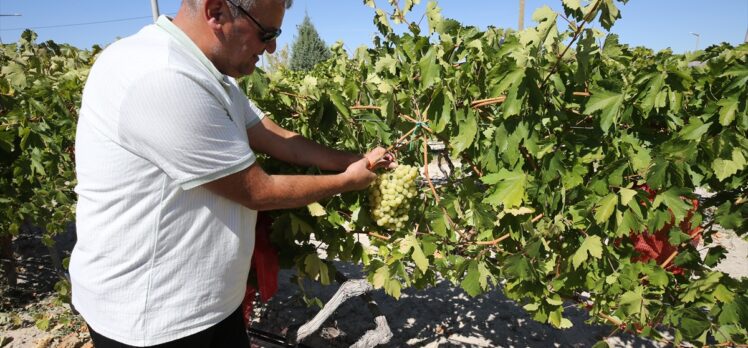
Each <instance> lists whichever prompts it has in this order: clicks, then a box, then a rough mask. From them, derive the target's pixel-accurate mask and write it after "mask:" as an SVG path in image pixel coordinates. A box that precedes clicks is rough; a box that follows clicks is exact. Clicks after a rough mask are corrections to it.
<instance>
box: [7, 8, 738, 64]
mask: <svg viewBox="0 0 748 348" xmlns="http://www.w3.org/2000/svg"><path fill="white" fill-rule="evenodd" d="M427 1H428V0H421V4H420V5H417V6H416V9H415V10H414V13H413V14H411V15H410V16H409V19H410V20H412V21H418V20H419V19H420V18H421V17H422V14H423V12H424V11H425V8H426V2H427ZM401 2H404V1H401ZM180 3H181V0H160V1H158V4H159V10H160V12H161V13H162V14H168V15H174V14H175V13H176V12H177V10H178V8H179V5H180ZM376 3H377V5H378V6H380V7H382V8H384V9H389V8H390V7H388V6H389V5H388V3H387V1H386V0H376ZM438 3H439V7H441V8H442V15H443V16H444V17H449V18H453V19H456V20H458V21H459V22H461V23H463V24H465V25H473V26H477V27H479V28H481V29H485V28H486V27H487V26H489V25H492V26H495V27H500V28H515V29H516V27H517V22H518V16H519V1H517V0H492V1H491V0H441V1H439V2H438ZM617 4H619V8H620V9H621V13H622V16H623V18H622V19H620V20H619V21H618V22H617V23H616V25H615V26H614V27H613V29H612V31H611V32H613V33H616V34H618V35H619V36H620V41H621V42H622V43H627V44H630V45H633V46H646V47H649V48H652V49H655V50H661V49H665V48H668V47H669V48H671V49H672V50H673V51H674V52H676V53H684V52H687V51H693V50H695V49H696V48H697V45H698V48H705V47H708V46H709V45H712V44H717V43H720V42H728V43H731V44H733V45H738V44H740V43H742V42H743V41H744V40H745V38H746V32H747V30H748V0H711V1H706V0H701V1H697V0H630V1H629V2H628V3H627V4H626V5H622V4H620V3H617ZM543 5H548V6H550V7H551V8H552V9H554V10H555V11H557V12H562V8H561V0H526V5H525V27H527V26H531V25H533V22H532V20H531V17H532V13H533V12H534V10H535V9H537V8H540V7H542V6H543ZM0 14H1V15H8V14H21V16H0V40H2V42H3V43H9V42H15V41H17V40H18V38H19V37H20V35H21V32H22V31H23V29H22V28H32V29H33V30H34V31H36V32H37V34H38V35H39V39H38V40H39V41H46V40H54V41H55V42H58V43H68V44H71V45H73V46H76V47H78V48H90V47H91V46H92V45H94V44H99V45H101V46H105V45H107V44H109V43H111V42H113V41H115V40H116V39H117V38H121V37H126V36H129V35H132V34H134V33H135V32H137V31H138V30H139V29H140V28H141V27H143V26H145V25H147V24H149V23H151V22H152V21H153V19H152V13H151V0H126V1H125V0H121V1H94V0H67V1H60V0H0ZM305 14H308V15H309V17H310V18H311V20H312V23H313V24H314V25H315V27H316V29H317V31H318V32H319V34H320V36H321V37H322V39H323V40H324V41H325V42H326V43H327V44H332V43H334V42H336V41H338V40H342V41H343V42H344V43H345V47H346V49H348V50H349V52H352V51H353V50H355V49H356V48H357V47H359V46H361V45H367V46H370V45H371V41H372V38H373V36H374V34H375V33H376V31H377V30H376V27H375V26H374V24H373V16H374V11H373V10H372V9H371V8H370V7H367V6H365V5H364V4H363V1H362V0H295V1H294V5H293V7H291V9H289V10H287V12H286V16H285V19H284V22H283V26H282V29H283V35H281V37H280V38H278V47H283V46H284V45H291V44H292V43H293V40H294V39H295V36H296V31H297V26H298V25H299V24H300V23H301V21H302V20H303V18H304V15H305ZM559 21H563V20H561V19H559ZM425 22H426V20H425V19H424V20H423V23H425ZM597 28H599V25H597Z"/></svg>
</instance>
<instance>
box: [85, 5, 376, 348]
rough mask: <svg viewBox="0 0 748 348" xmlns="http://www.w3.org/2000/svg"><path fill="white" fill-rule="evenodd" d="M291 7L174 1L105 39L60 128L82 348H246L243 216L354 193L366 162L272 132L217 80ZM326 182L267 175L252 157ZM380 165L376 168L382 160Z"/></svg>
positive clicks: (246, 223) (249, 245) (226, 80)
mask: <svg viewBox="0 0 748 348" xmlns="http://www.w3.org/2000/svg"><path fill="white" fill-rule="evenodd" d="M290 5H291V0H185V1H183V3H182V5H181V7H180V9H179V12H178V13H177V15H176V17H175V18H174V19H173V20H170V19H169V18H167V17H163V16H162V17H161V18H159V19H158V22H157V23H156V24H155V25H149V26H147V27H145V28H143V29H142V30H141V31H140V32H138V33H137V34H135V35H133V36H131V37H128V38H125V39H122V40H120V41H118V42H116V43H114V44H112V45H111V46H109V47H108V48H107V49H106V50H104V52H103V53H102V54H101V56H100V57H99V58H98V60H97V62H96V64H94V66H93V67H92V69H91V73H90V75H89V78H88V81H87V83H86V87H85V90H84V92H83V102H82V106H81V112H80V119H79V123H78V129H77V135H76V170H77V174H78V186H77V187H76V192H77V193H78V195H79V201H78V207H77V213H76V214H77V231H78V242H77V244H76V246H75V249H74V250H73V254H72V257H71V261H70V274H71V280H72V286H73V293H72V295H73V305H74V306H75V308H76V309H77V310H78V311H79V312H80V313H81V314H82V315H83V317H84V319H85V320H86V322H87V323H88V325H89V328H90V330H91V335H92V337H93V341H94V344H95V345H96V347H99V348H101V347H127V346H159V347H247V345H248V340H247V336H246V332H245V331H244V327H243V324H242V319H241V314H240V311H239V307H240V304H241V301H242V298H243V296H244V290H245V284H246V279H247V274H248V270H249V267H250V259H251V254H252V250H253V246H254V226H255V222H256V218H257V210H270V209H283V208H293V207H301V206H304V205H307V204H309V203H311V202H315V201H317V200H320V199H323V198H326V197H330V196H332V195H335V194H338V193H341V192H346V191H351V190H360V189H364V188H366V187H367V186H368V185H369V183H370V182H372V181H373V180H374V179H375V178H376V176H375V174H374V173H373V172H371V171H370V170H369V169H368V167H369V164H370V162H374V161H375V159H377V158H379V157H380V156H382V155H383V154H384V150H383V149H382V148H377V149H375V150H373V151H372V152H370V153H368V154H367V155H366V156H364V157H362V156H359V155H353V154H349V153H345V152H341V151H336V150H332V149H327V148H325V147H323V146H320V145H318V144H316V143H314V142H311V141H309V140H307V139H305V138H303V137H301V136H299V135H297V134H295V133H293V132H290V131H288V130H285V129H283V128H281V127H279V126H278V125H276V124H275V123H273V121H271V120H270V119H268V118H264V117H263V115H262V112H261V111H259V110H258V109H257V108H256V107H254V105H252V104H251V103H250V102H249V101H248V100H247V98H246V96H244V95H243V93H242V92H241V90H240V89H239V88H238V87H237V85H236V82H235V80H234V79H233V78H236V77H240V76H243V75H247V74H251V73H252V71H253V70H254V66H255V64H256V63H257V61H258V59H259V56H260V55H261V54H263V53H264V52H269V53H272V52H273V51H275V48H276V42H275V38H276V37H277V36H278V35H279V34H280V29H279V28H280V27H281V23H282V20H283V16H284V13H285V9H286V8H288V7H289V6H290ZM257 152H259V153H265V154H268V155H270V156H273V157H275V158H278V159H280V160H283V161H286V162H289V163H294V164H298V165H306V166H318V167H319V168H321V169H324V170H329V171H337V172H340V173H339V174H333V175H318V176H304V175H300V176H286V175H268V174H267V173H265V171H263V169H262V168H261V167H260V166H259V165H258V164H257V163H255V153H257ZM384 164H385V165H389V164H390V163H389V162H386V163H384Z"/></svg>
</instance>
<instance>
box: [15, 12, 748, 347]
mask: <svg viewBox="0 0 748 348" xmlns="http://www.w3.org/2000/svg"><path fill="white" fill-rule="evenodd" d="M365 3H366V4H367V5H370V6H372V7H376V2H375V1H372V0H367V1H365ZM388 3H389V4H390V6H391V7H392V10H391V11H389V13H388V10H387V9H382V8H376V9H375V11H376V12H375V13H376V14H375V23H376V24H377V27H378V28H379V30H380V34H379V35H378V36H377V37H376V39H375V42H374V45H373V47H371V48H360V49H358V50H356V51H355V52H347V51H346V50H345V49H344V48H343V45H342V44H341V43H338V44H336V45H334V46H333V47H332V51H333V57H332V58H331V59H330V60H328V61H326V62H324V63H322V64H319V65H318V66H317V67H316V68H315V69H314V70H312V71H310V72H309V73H306V74H302V73H297V72H292V71H286V70H279V71H276V72H274V73H272V74H264V73H262V72H261V71H259V70H258V71H257V72H256V73H254V74H252V75H251V76H249V77H247V78H246V79H243V80H242V81H240V83H241V85H242V87H243V88H244V89H245V91H246V93H247V95H248V96H249V97H250V98H251V99H252V100H253V101H254V102H255V103H256V104H257V105H258V106H259V107H260V108H261V109H263V110H264V111H266V112H267V113H268V114H269V115H270V117H273V118H274V120H275V121H276V122H277V123H279V124H280V125H282V126H283V127H286V128H288V129H293V130H294V131H297V132H299V133H300V134H302V135H303V136H305V137H307V138H310V139H313V140H315V141H317V142H319V143H321V144H324V145H327V146H330V147H333V148H340V149H346V150H348V151H351V152H355V153H365V152H367V151H368V150H369V149H370V148H371V147H372V144H384V145H386V146H387V147H388V148H390V149H397V151H398V157H399V162H400V163H401V167H403V168H405V165H412V166H414V167H416V168H419V167H420V168H423V171H421V172H420V174H421V175H422V180H421V183H422V184H424V186H425V185H428V189H429V191H430V193H429V192H426V191H425V190H424V192H420V191H417V194H414V196H413V197H412V198H408V199H407V203H405V199H403V202H402V203H400V205H398V206H396V207H395V208H396V209H395V210H398V209H401V212H400V213H399V214H397V215H396V216H390V215H387V216H385V214H383V212H382V211H381V209H379V210H380V213H375V211H377V206H378V205H379V206H382V204H381V203H382V201H383V199H382V200H380V201H379V203H377V202H376V198H374V199H372V198H371V197H372V196H374V194H373V191H371V192H372V193H370V191H365V192H350V193H345V194H342V195H339V196H335V197H332V198H330V199H327V200H324V201H322V202H319V205H320V206H321V207H322V211H319V209H317V210H314V211H312V209H299V210H292V211H279V212H273V215H274V218H275V221H276V223H275V224H274V226H273V230H274V233H273V234H272V239H273V242H274V244H275V245H276V246H277V247H278V248H279V250H280V252H281V262H282V263H285V264H284V266H287V267H290V266H295V267H296V268H297V271H298V274H299V275H300V276H302V277H309V278H312V279H317V280H319V281H321V282H323V283H327V282H329V281H330V279H334V275H335V269H334V264H333V263H332V262H331V261H332V260H336V259H337V260H343V261H350V262H354V263H358V264H360V265H361V266H362V267H363V268H364V270H365V272H366V274H367V276H366V277H367V280H368V281H369V282H370V283H371V284H372V285H373V287H375V288H377V289H383V290H384V291H385V292H386V293H387V294H389V295H391V296H393V297H399V296H400V294H401V291H402V289H404V288H407V287H415V288H423V287H427V286H430V285H433V284H435V283H436V282H437V281H438V280H439V279H445V280H447V281H449V282H451V283H452V284H454V285H455V286H459V287H460V288H462V289H463V290H465V291H466V292H467V293H468V294H469V295H471V296H476V295H479V294H482V293H486V292H492V291H495V290H496V289H497V288H501V291H503V293H504V294H505V295H506V296H507V297H509V298H510V299H512V300H514V301H516V302H517V303H518V304H519V305H521V306H522V307H523V308H524V309H525V310H526V311H527V312H528V313H529V314H530V315H531V316H532V317H533V318H534V319H535V320H537V321H539V322H543V323H547V324H549V325H552V326H554V327H557V328H566V327H568V326H569V325H570V324H571V323H570V321H569V320H568V319H567V318H566V316H567V312H566V311H567V310H568V307H569V304H570V303H571V304H576V305H578V306H579V307H580V308H583V309H585V310H587V311H588V312H589V314H590V318H591V320H592V321H594V322H599V323H606V324H610V325H611V327H612V330H613V331H617V330H620V329H621V328H624V329H625V330H630V331H632V332H635V333H637V334H640V335H643V336H648V337H653V338H655V339H658V340H662V339H663V338H662V336H661V335H660V332H661V331H666V330H667V331H671V332H672V333H673V339H672V340H671V341H672V342H669V343H673V344H675V345H678V344H681V343H682V342H686V341H687V342H691V343H695V344H702V345H706V344H717V345H723V346H727V345H731V344H745V343H746V341H748V328H747V327H746V324H745V323H748V291H747V290H746V289H747V288H748V286H747V284H746V280H744V279H742V280H741V279H733V278H730V277H729V276H728V275H726V274H724V273H722V272H720V271H717V270H715V266H716V265H717V264H718V263H719V262H720V261H721V260H722V259H724V257H725V256H724V254H725V250H724V249H722V248H720V247H714V246H712V245H713V242H714V239H715V234H716V233H717V229H716V226H717V225H720V226H722V227H724V228H726V229H732V230H734V231H735V232H736V233H737V234H738V235H739V236H742V237H745V236H746V233H747V232H748V224H747V223H746V221H748V204H747V203H748V185H746V183H747V182H748V169H747V168H748V160H747V159H748V137H747V136H746V134H748V106H747V105H746V103H745V101H746V100H748V83H746V82H748V70H746V68H745V67H746V66H748V45H745V44H743V45H740V46H738V47H732V46H730V45H727V44H723V45H716V46H712V47H709V48H707V49H706V50H703V51H698V52H693V53H689V54H674V53H672V52H671V51H669V50H664V51H660V52H653V51H652V50H650V49H647V48H642V47H630V46H628V45H625V44H621V43H620V42H619V41H618V38H617V36H616V35H615V34H614V33H612V32H607V31H608V30H611V28H612V27H613V25H614V23H615V21H616V20H617V19H618V18H620V16H621V13H622V12H625V7H624V8H621V9H619V8H618V6H619V5H621V4H622V3H625V1H613V0H593V1H568V0H564V1H562V3H563V6H564V14H563V15H562V14H557V13H554V12H553V11H552V10H550V9H549V8H547V7H543V8H540V9H538V10H537V11H536V12H535V13H534V14H533V20H534V21H535V22H536V23H537V26H535V27H532V28H527V29H525V30H523V31H519V32H516V31H512V30H504V29H499V28H488V29H486V30H479V29H477V28H474V27H469V26H463V25H462V24H460V23H459V22H457V21H454V20H451V19H447V18H444V17H442V15H441V13H440V9H439V7H438V5H437V3H436V2H429V3H428V4H425V8H426V10H425V12H426V15H425V18H426V20H427V21H426V22H427V23H426V24H427V27H428V29H425V28H421V26H419V25H418V23H417V22H416V23H407V18H408V14H409V13H411V10H412V9H413V8H414V6H415V5H416V4H417V3H418V1H406V2H405V4H406V5H405V6H400V5H399V2H396V1H391V2H388ZM559 17H561V18H563V19H564V20H565V22H566V23H567V24H568V28H566V29H565V30H559V29H558V28H559V26H558V18H559ZM593 22H599V23H600V24H601V25H602V27H603V28H604V29H605V31H601V30H597V29H593V28H591V27H592V26H591V25H590V24H592V23H593ZM393 23H394V24H398V23H402V24H404V25H405V29H404V30H402V31H399V30H395V28H394V27H393V25H394V24H393ZM0 53H1V54H0V62H2V71H0V102H1V103H0V152H2V154H3V156H2V164H3V165H2V167H0V174H1V175H0V184H1V188H2V197H0V204H2V205H0V214H2V215H3V217H2V219H0V237H3V238H5V240H10V236H12V235H15V234H17V233H18V230H19V229H20V228H21V227H22V226H25V225H30V224H33V225H36V226H42V227H44V230H45V241H47V242H49V243H51V242H52V239H53V237H54V234H56V233H59V232H61V231H63V230H64V228H65V225H66V223H69V222H70V220H71V219H72V217H73V215H74V214H73V212H74V200H75V195H74V192H73V191H72V188H73V187H74V185H75V177H74V171H73V168H74V166H73V154H74V152H73V149H72V144H73V140H74V125H75V123H76V122H75V120H76V117H77V116H76V115H77V110H76V108H77V105H79V101H80V93H81V90H82V85H83V81H84V80H85V77H86V75H87V72H88V68H89V67H90V64H91V63H92V62H93V59H94V57H95V54H96V50H94V51H93V52H90V51H81V50H76V49H73V48H71V47H68V46H64V45H62V46H59V45H56V44H54V43H44V44H37V43H35V42H34V35H33V33H31V32H27V33H24V35H23V37H22V40H21V41H19V43H17V44H11V45H3V51H2V52H0ZM429 144H440V146H441V148H440V149H433V148H431V147H430V146H429ZM406 145H407V146H406ZM435 158H446V159H447V160H448V161H449V163H450V166H449V167H450V170H449V172H448V173H447V177H446V179H445V180H444V181H439V182H435V181H434V180H432V176H434V174H436V173H430V172H429V171H428V168H429V167H430V164H433V163H434V161H435ZM261 160H262V161H263V162H262V165H263V168H266V169H267V170H268V172H270V173H299V174H320V173H322V171H321V170H319V169H317V168H298V167H292V166H288V165H286V164H283V163H280V162H276V161H274V160H272V159H267V158H264V159H261ZM387 175H389V174H385V175H382V179H380V184H381V182H382V181H384V179H385V177H386V176H387ZM388 180H389V179H388ZM407 184H408V185H411V182H410V181H408V182H407ZM385 187H387V186H385ZM697 188H700V189H704V190H707V191H711V192H712V193H714V195H713V196H711V197H701V196H699V195H697V194H696V193H695V192H696V190H697ZM372 190H374V189H372ZM378 190H379V192H380V194H379V195H380V197H382V196H383V194H382V191H381V188H380V189H378ZM405 191H406V193H410V192H412V190H411V189H410V188H408V189H407V190H405ZM395 192H397V189H395ZM395 195H396V196H397V194H395ZM406 197H407V194H406ZM388 199H389V198H388ZM395 200H396V198H395ZM694 201H697V202H698V204H694V203H693V202H694ZM401 207H407V218H408V220H407V222H406V221H403V220H402V219H403V218H404V217H405V216H404V215H402V214H403V211H404V209H403V208H401ZM380 208H381V207H380ZM390 209H392V207H390ZM385 217H386V221H385V220H384V218H385ZM379 220H381V222H382V223H381V224H378V222H379ZM391 220H392V221H391ZM398 222H401V223H402V225H401V227H398ZM393 223H394V226H393ZM362 236H372V237H374V238H373V239H372V240H371V241H370V244H371V247H369V246H368V245H369V243H364V241H363V240H362ZM320 242H321V243H322V244H323V245H324V246H325V247H326V249H327V250H326V251H327V253H326V255H327V256H326V258H320V257H319V256H318V253H317V252H318V249H319V243H320ZM645 242H646V243H650V242H651V243H650V244H652V243H655V244H656V245H662V246H665V245H666V246H667V248H663V249H662V250H664V253H662V252H661V253H659V254H651V255H649V256H646V255H645V249H644V248H643V246H642V244H643V243H645ZM697 242H701V243H702V244H698V243H697ZM697 248H698V249H697ZM700 249H701V250H700ZM700 251H701V252H702V253H703V254H705V255H703V256H702V254H700Z"/></svg>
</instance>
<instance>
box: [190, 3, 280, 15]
mask: <svg viewBox="0 0 748 348" xmlns="http://www.w3.org/2000/svg"><path fill="white" fill-rule="evenodd" d="M203 1H204V0H184V2H185V3H187V7H188V8H189V9H190V10H192V12H193V14H194V12H195V9H197V8H199V7H200V5H202V4H203ZM276 1H278V2H281V1H282V2H283V3H284V5H285V6H286V8H287V9H288V8H291V5H293V0H276ZM232 2H233V3H235V4H237V5H239V6H241V7H242V8H243V9H245V10H251V9H252V8H253V7H254V6H255V3H257V0H233V1H232ZM229 5H230V4H229ZM229 11H231V16H232V17H233V18H236V17H237V16H239V14H240V12H239V9H238V8H236V7H235V6H229Z"/></svg>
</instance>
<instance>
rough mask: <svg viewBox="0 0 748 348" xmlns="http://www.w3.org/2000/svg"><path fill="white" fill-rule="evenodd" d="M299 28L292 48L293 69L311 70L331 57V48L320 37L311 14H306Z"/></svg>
mask: <svg viewBox="0 0 748 348" xmlns="http://www.w3.org/2000/svg"><path fill="white" fill-rule="evenodd" d="M298 28H299V32H298V34H297V36H296V40H295V41H294V43H293V47H292V49H291V70H302V71H309V70H311V69H312V68H314V66H315V65H316V64H317V63H319V62H321V61H324V60H326V59H327V58H330V49H329V48H328V47H327V45H326V44H325V42H324V41H323V40H322V38H320V37H319V34H318V33H317V29H315V28H314V24H312V20H311V19H309V15H305V16H304V21H303V22H302V23H301V25H299V27H298Z"/></svg>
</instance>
